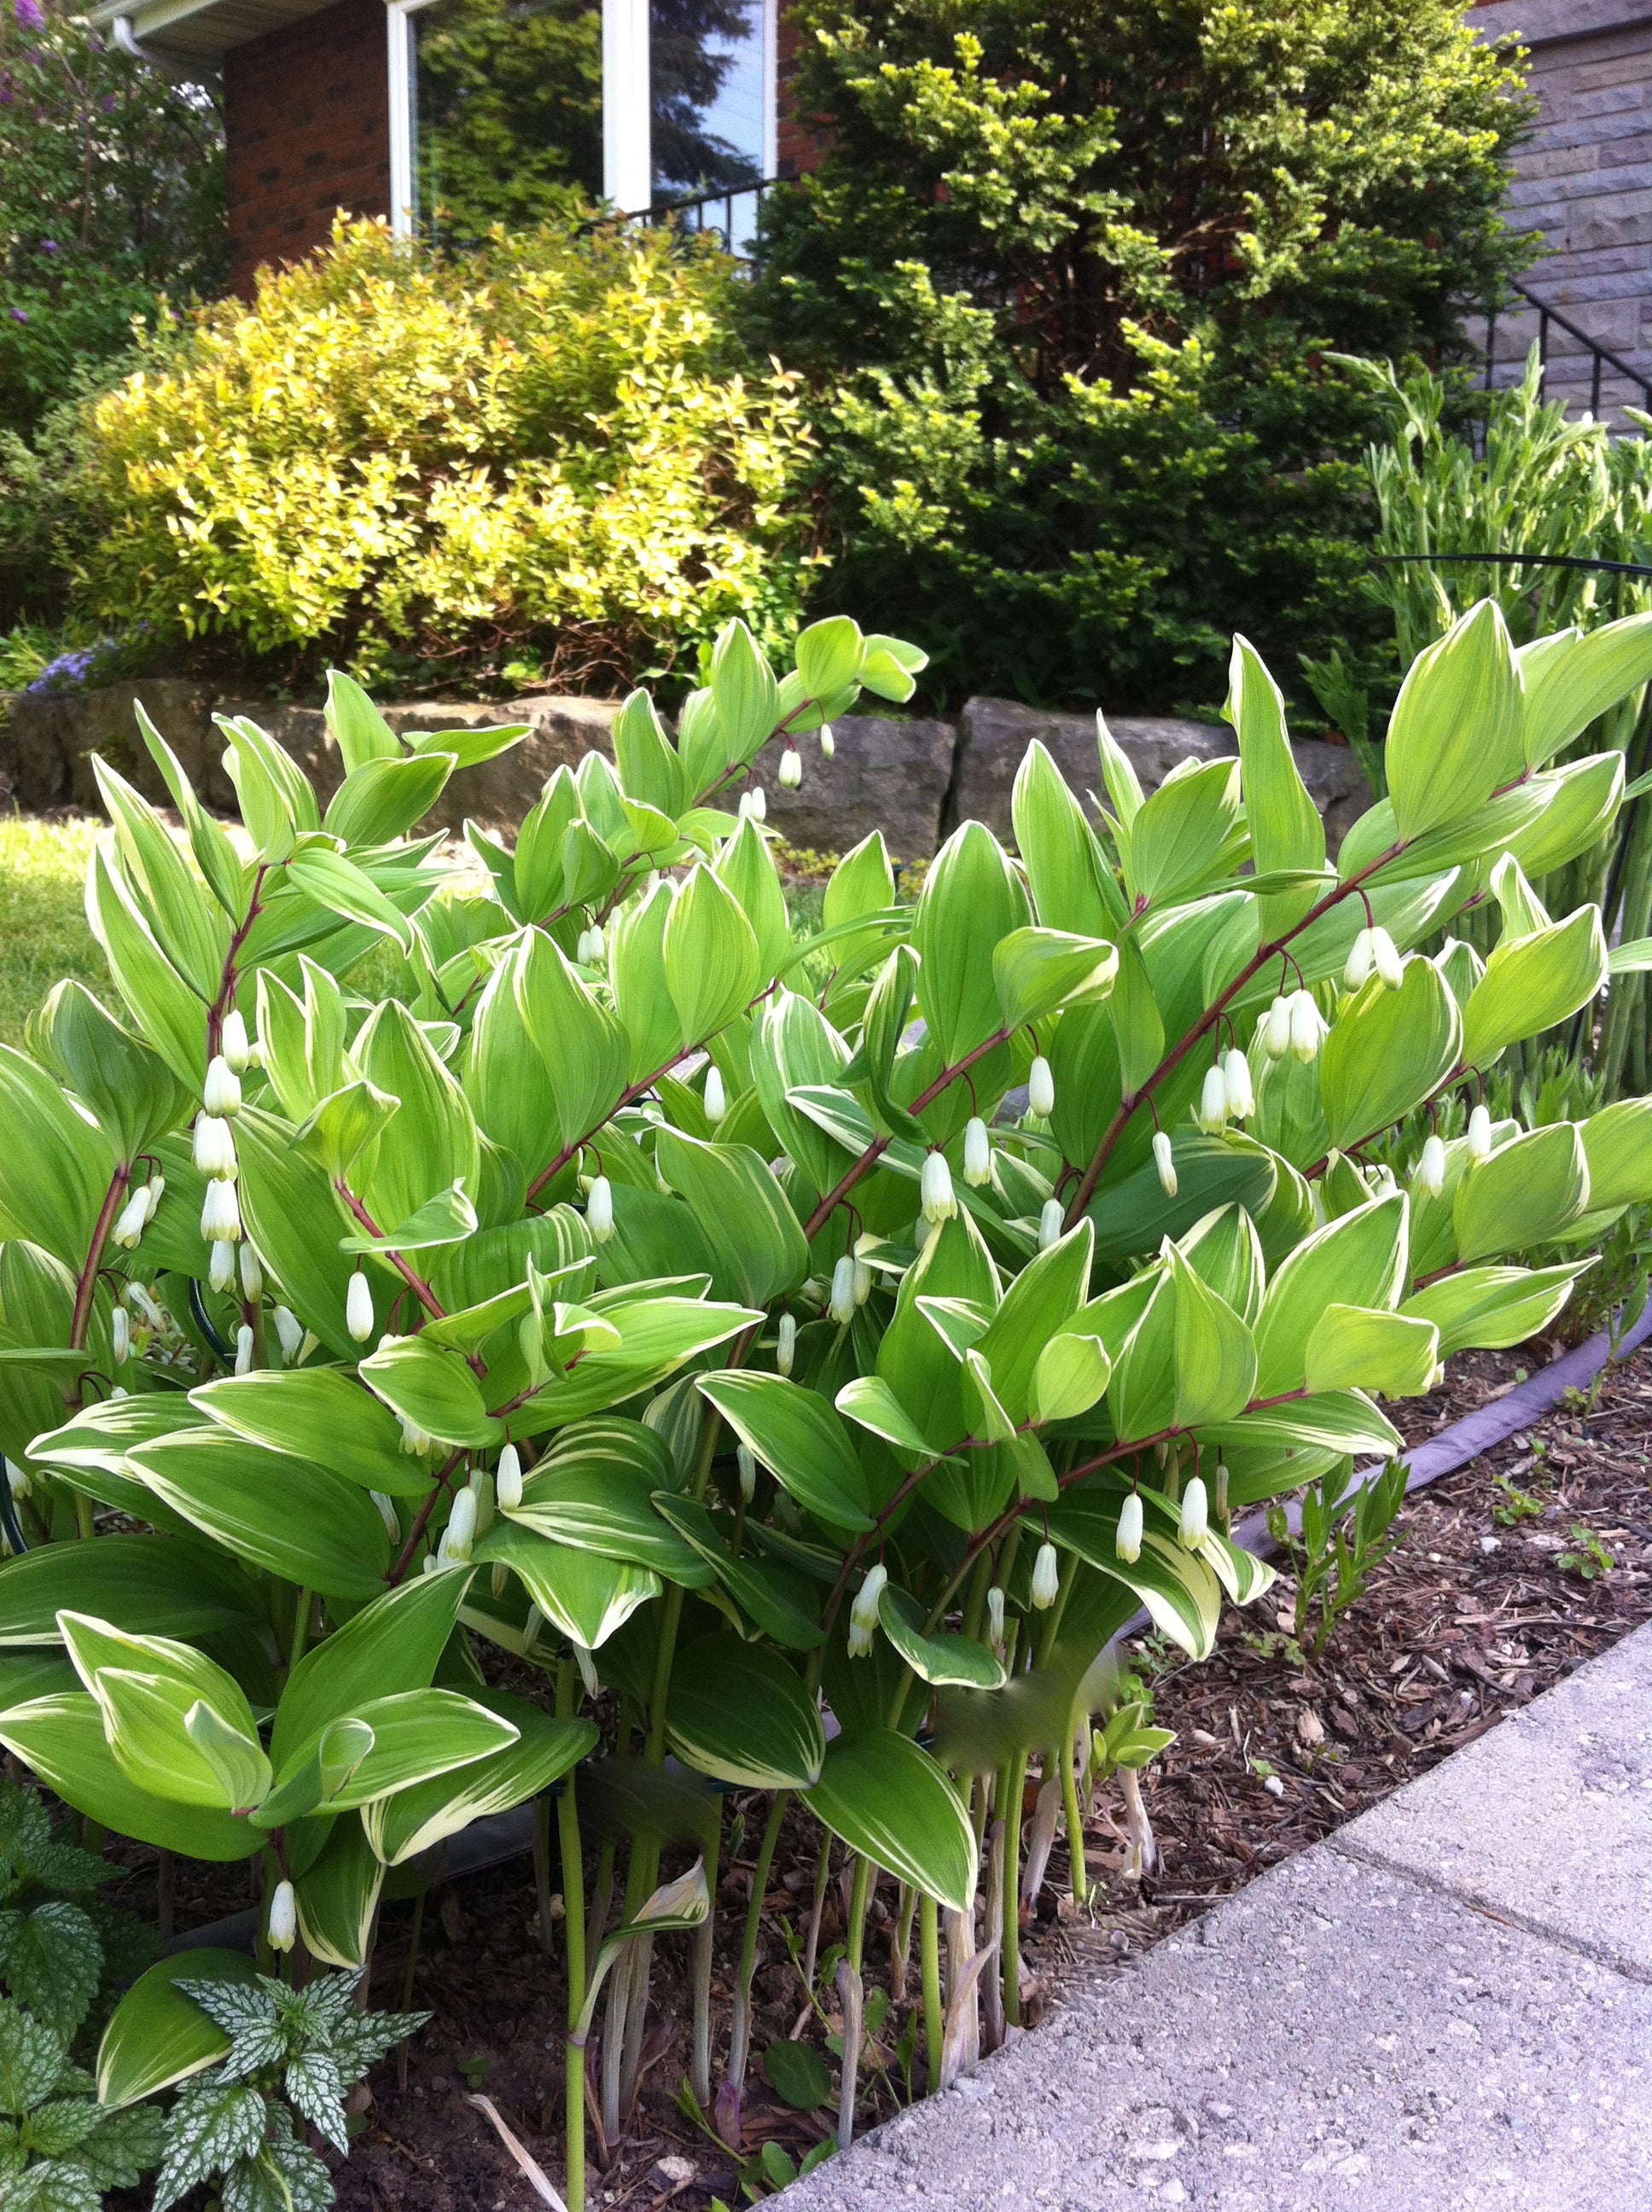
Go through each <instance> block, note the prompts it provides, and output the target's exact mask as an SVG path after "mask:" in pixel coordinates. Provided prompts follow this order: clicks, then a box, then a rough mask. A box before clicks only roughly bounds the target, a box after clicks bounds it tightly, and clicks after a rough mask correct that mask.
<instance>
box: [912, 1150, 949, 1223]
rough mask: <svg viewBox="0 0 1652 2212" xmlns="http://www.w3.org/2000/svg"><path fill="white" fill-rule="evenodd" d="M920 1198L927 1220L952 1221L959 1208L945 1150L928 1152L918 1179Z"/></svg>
mask: <svg viewBox="0 0 1652 2212" xmlns="http://www.w3.org/2000/svg"><path fill="white" fill-rule="evenodd" d="M918 1199H919V1203H920V1206H922V1208H923V1216H924V1219H925V1220H926V1221H950V1220H951V1218H952V1217H953V1215H954V1214H955V1213H956V1212H957V1210H958V1201H957V1198H956V1197H955V1196H954V1195H953V1191H952V1170H951V1168H950V1167H948V1165H947V1164H946V1155H945V1153H944V1152H926V1153H925V1154H924V1164H923V1172H922V1174H921V1175H920V1177H919V1181H918Z"/></svg>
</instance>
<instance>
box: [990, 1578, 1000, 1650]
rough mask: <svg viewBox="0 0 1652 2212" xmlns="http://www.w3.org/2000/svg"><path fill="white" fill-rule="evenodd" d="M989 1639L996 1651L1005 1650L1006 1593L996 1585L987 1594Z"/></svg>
mask: <svg viewBox="0 0 1652 2212" xmlns="http://www.w3.org/2000/svg"><path fill="white" fill-rule="evenodd" d="M987 1641H988V1643H990V1644H991V1645H992V1647H993V1650H994V1651H1002V1650H1003V1649H1004V1591H1003V1588H1002V1586H1001V1585H1000V1584H999V1583H993V1586H992V1588H991V1589H989V1590H988V1591H987Z"/></svg>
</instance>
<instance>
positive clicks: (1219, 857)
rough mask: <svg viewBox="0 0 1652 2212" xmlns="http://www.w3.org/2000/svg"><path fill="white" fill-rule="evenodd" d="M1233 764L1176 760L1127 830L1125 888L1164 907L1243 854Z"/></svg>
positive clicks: (1223, 870) (1241, 820) (1240, 811)
mask: <svg viewBox="0 0 1652 2212" xmlns="http://www.w3.org/2000/svg"><path fill="white" fill-rule="evenodd" d="M1244 820H1245V816H1244V807H1243V805H1242V799H1241V796H1240V772H1239V763H1238V762H1237V761H1236V760H1215V761H1197V760H1184V761H1178V762H1177V763H1176V765H1175V768H1173V769H1171V771H1170V773H1169V775H1168V776H1166V778H1165V779H1164V781H1163V783H1162V784H1160V786H1159V787H1158V789H1157V791H1155V792H1152V793H1150V794H1149V795H1148V797H1147V798H1146V799H1145V800H1144V802H1143V804H1142V809H1141V811H1140V813H1139V814H1138V815H1137V817H1136V818H1135V821H1134V822H1133V823H1132V824H1131V829H1130V852H1129V856H1128V858H1127V860H1126V861H1125V884H1126V887H1127V890H1129V891H1130V894H1131V896H1133V898H1139V899H1145V900H1146V901H1148V902H1149V903H1150V904H1154V905H1160V906H1168V905H1170V904H1172V903H1173V902H1175V901H1177V900H1181V899H1185V898H1187V897H1190V896H1193V894H1194V893H1195V892H1196V891H1198V890H1200V888H1201V887H1203V886H1205V885H1207V884H1210V883H1212V882H1213V881H1214V880H1215V879H1216V878H1218V877H1219V876H1222V875H1224V874H1226V873H1227V872H1229V871H1230V870H1231V869H1232V868H1233V867H1234V866H1236V864H1237V862H1238V861H1239V860H1240V859H1241V858H1242V855H1243V853H1244V850H1245V842H1246V841H1245V829H1244Z"/></svg>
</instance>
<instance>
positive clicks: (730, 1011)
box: [662, 866, 762, 1052]
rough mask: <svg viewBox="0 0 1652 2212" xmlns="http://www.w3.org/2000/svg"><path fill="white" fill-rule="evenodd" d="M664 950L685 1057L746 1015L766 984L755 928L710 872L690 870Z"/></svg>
mask: <svg viewBox="0 0 1652 2212" xmlns="http://www.w3.org/2000/svg"><path fill="white" fill-rule="evenodd" d="M662 950H663V955H664V960H665V987H666V989H667V991H668V992H669V993H670V994H671V1004H672V1006H674V1007H675V1008H676V1009H677V1036H678V1041H679V1042H680V1043H681V1045H682V1048H683V1050H684V1051H685V1052H686V1051H688V1050H689V1048H691V1047H693V1046H695V1045H700V1044H704V1043H705V1042H707V1040H708V1038H711V1037H714V1036H716V1035H717V1033H718V1031H719V1030H722V1029H725V1028H726V1027H727V1025H728V1024H729V1023H730V1022H732V1020H733V1018H734V1017H735V1016H736V1014H738V1013H742V1012H744V1010H745V1008H746V1007H747V1006H750V1003H751V1001H752V1000H753V999H754V998H755V997H756V994H757V991H758V988H759V987H760V985H761V983H762V961H761V958H760V956H759V953H758V948H757V939H756V933H754V931H753V929H752V927H751V924H750V922H749V921H747V920H746V918H745V915H744V913H743V912H742V911H741V908H740V904H739V902H738V899H736V897H735V896H734V895H733V893H732V891H731V890H728V888H727V887H726V884H723V883H721V882H720V880H719V879H718V878H717V877H716V876H715V875H714V873H713V872H712V870H711V869H710V868H708V867H705V866H700V867H695V868H693V869H691V870H690V871H689V877H688V880H687V881H686V882H685V883H684V884H683V886H682V888H681V890H679V891H678V892H677V897H676V899H675V901H674V902H673V903H672V906H671V912H670V913H669V915H667V916H666V919H665V937H664V939H663V945H662Z"/></svg>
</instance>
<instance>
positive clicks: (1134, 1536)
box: [1113, 1491, 1142, 1566]
mask: <svg viewBox="0 0 1652 2212" xmlns="http://www.w3.org/2000/svg"><path fill="white" fill-rule="evenodd" d="M1141 1524H1142V1512H1141V1499H1140V1498H1139V1496H1138V1495H1137V1493H1136V1492H1134V1491H1132V1492H1131V1493H1130V1495H1129V1497H1128V1498H1126V1499H1125V1501H1124V1504H1122V1505H1121V1506H1120V1508H1119V1533H1118V1534H1117V1536H1116V1537H1115V1538H1114V1544H1113V1548H1114V1551H1115V1552H1116V1553H1118V1555H1119V1557H1120V1558H1121V1559H1122V1560H1123V1561H1124V1562H1125V1564H1126V1565H1127V1566H1128V1565H1133V1563H1134V1562H1135V1561H1136V1560H1137V1559H1140V1557H1141Z"/></svg>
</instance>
